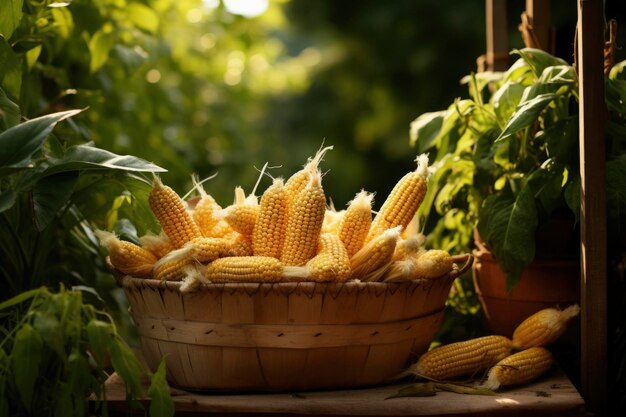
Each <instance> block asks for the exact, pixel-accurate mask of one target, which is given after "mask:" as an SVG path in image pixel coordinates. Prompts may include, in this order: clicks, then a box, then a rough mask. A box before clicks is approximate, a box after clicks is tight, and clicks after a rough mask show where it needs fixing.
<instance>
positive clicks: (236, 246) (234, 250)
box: [226, 233, 254, 256]
mask: <svg viewBox="0 0 626 417" xmlns="http://www.w3.org/2000/svg"><path fill="white" fill-rule="evenodd" d="M229 245H230V247H229V249H228V251H227V252H226V256H252V255H254V251H253V249H252V240H250V238H248V237H246V236H244V235H242V234H240V233H237V235H236V236H235V237H233V238H231V239H229Z"/></svg>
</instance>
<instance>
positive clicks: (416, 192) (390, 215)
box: [365, 154, 428, 242]
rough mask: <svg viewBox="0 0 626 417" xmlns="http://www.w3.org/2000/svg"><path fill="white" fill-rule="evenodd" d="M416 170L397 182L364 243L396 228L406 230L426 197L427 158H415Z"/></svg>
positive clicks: (424, 156) (424, 155)
mask: <svg viewBox="0 0 626 417" xmlns="http://www.w3.org/2000/svg"><path fill="white" fill-rule="evenodd" d="M417 162H418V164H417V169H416V170H415V171H413V172H409V173H408V174H406V175H405V176H404V177H402V178H401V179H400V181H398V183H397V184H396V185H395V187H394V188H393V190H391V193H390V194H389V197H387V200H385V202H384V203H383V205H382V207H381V208H380V211H379V212H378V214H377V215H376V217H375V218H374V220H373V222H372V227H371V228H370V231H369V233H368V235H367V238H366V239H365V241H366V242H369V241H370V240H372V239H374V238H375V237H376V236H380V234H382V233H383V232H384V231H385V230H387V229H390V228H392V227H396V226H402V228H406V227H407V226H408V225H409V223H410V222H411V220H412V219H413V217H414V216H415V213H416V212H417V209H418V208H419V206H420V204H422V200H424V195H426V187H427V180H428V156H427V155H426V154H423V155H420V156H418V157H417Z"/></svg>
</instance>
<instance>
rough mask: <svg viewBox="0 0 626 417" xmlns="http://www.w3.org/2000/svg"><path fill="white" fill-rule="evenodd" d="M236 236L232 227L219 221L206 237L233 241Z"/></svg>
mask: <svg viewBox="0 0 626 417" xmlns="http://www.w3.org/2000/svg"><path fill="white" fill-rule="evenodd" d="M236 236H237V232H235V231H234V230H233V228H232V227H230V225H229V224H228V223H226V222H225V221H224V220H220V221H218V222H217V224H216V225H215V227H213V229H212V230H211V233H210V234H209V236H208V237H219V238H224V239H233V238H235V237H236Z"/></svg>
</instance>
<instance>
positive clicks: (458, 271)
mask: <svg viewBox="0 0 626 417" xmlns="http://www.w3.org/2000/svg"><path fill="white" fill-rule="evenodd" d="M452 259H453V262H454V264H455V265H456V264H460V263H462V262H463V264H462V266H460V267H458V266H457V268H454V269H452V270H451V271H450V272H448V273H446V274H444V275H441V276H439V277H437V278H431V279H416V280H412V281H402V282H364V281H357V280H350V281H345V282H314V281H302V282H221V283H209V284H206V283H202V284H201V286H200V287H199V288H198V290H197V291H194V292H202V291H210V290H222V291H229V292H230V291H233V292H234V291H237V290H248V291H250V290H253V291H258V290H266V291H271V290H272V289H279V290H286V291H288V292H290V291H293V290H295V289H296V288H300V289H303V290H308V291H314V290H315V289H321V290H323V291H324V292H325V291H329V292H339V291H341V290H342V289H346V290H359V291H362V290H364V289H370V290H372V291H381V292H382V291H386V290H392V291H393V289H399V288H402V287H412V286H422V285H433V284H435V283H437V282H440V281H442V280H450V281H454V280H455V279H456V278H458V277H459V276H461V275H462V274H464V273H465V272H466V271H467V270H469V269H470V267H471V266H472V263H473V261H474V257H473V256H472V255H471V254H469V253H465V254H461V255H455V256H453V257H452ZM106 265H107V267H108V268H109V270H110V271H111V273H112V274H113V276H114V277H115V280H116V281H117V284H118V285H119V286H120V287H122V288H128V287H136V288H145V287H150V288H154V289H167V290H175V291H179V290H180V286H181V285H182V281H161V280H156V279H153V278H138V277H133V276H131V275H127V274H124V273H122V272H120V271H118V270H117V269H115V267H114V266H113V264H112V263H111V260H110V258H109V257H108V256H107V257H106Z"/></svg>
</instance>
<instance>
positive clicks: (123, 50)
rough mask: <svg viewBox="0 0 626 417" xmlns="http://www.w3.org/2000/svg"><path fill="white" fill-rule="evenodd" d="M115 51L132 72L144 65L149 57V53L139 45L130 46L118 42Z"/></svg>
mask: <svg viewBox="0 0 626 417" xmlns="http://www.w3.org/2000/svg"><path fill="white" fill-rule="evenodd" d="M113 53H114V54H115V55H116V56H117V58H118V59H119V60H120V61H121V62H122V64H124V67H125V68H126V71H128V72H129V73H132V71H134V70H136V69H137V68H138V67H140V66H141V65H143V63H144V62H146V60H147V59H148V58H149V55H148V53H147V52H146V51H145V50H144V49H143V48H141V47H140V46H139V45H135V46H134V47H132V48H129V47H127V46H124V45H119V44H118V45H115V46H114V47H113Z"/></svg>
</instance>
